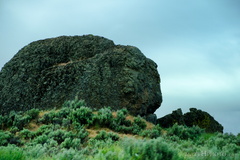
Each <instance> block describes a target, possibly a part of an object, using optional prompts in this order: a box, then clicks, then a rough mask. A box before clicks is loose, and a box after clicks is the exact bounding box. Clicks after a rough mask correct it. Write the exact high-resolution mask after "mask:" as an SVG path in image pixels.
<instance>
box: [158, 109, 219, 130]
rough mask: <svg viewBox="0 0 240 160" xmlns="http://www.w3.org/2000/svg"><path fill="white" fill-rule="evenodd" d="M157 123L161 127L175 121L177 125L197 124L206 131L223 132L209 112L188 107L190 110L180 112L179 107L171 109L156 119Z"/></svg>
mask: <svg viewBox="0 0 240 160" xmlns="http://www.w3.org/2000/svg"><path fill="white" fill-rule="evenodd" d="M157 123H158V124H159V125H161V126H162V127H166V128H168V127H172V126H173V125H174V124H175V123H177V124H179V125H186V126H188V127H192V126H194V125H195V126H199V127H200V128H204V129H205V131H206V132H208V133H214V132H221V133H223V126H222V125H221V124H220V123H218V122H217V121H216V120H215V119H214V118H213V117H212V116H211V115H210V114H208V113H207V112H204V111H202V110H200V109H199V110H198V109H196V108H190V112H187V113H185V114H183V113H182V110H181V109H178V110H176V111H173V112H172V113H171V114H168V115H166V116H164V117H162V118H159V119H158V120H157Z"/></svg>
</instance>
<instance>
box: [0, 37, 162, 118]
mask: <svg viewBox="0 0 240 160" xmlns="http://www.w3.org/2000/svg"><path fill="white" fill-rule="evenodd" d="M74 98H78V99H83V100H85V102H86V103H87V105H88V106H89V107H92V108H96V109H99V108H101V107H104V106H110V107H112V108H113V109H121V108H127V109H128V110H129V111H130V113H132V114H133V115H141V116H147V115H149V114H153V113H154V112H155V110H156V109H157V108H159V107H160V105H161V102H162V94H161V90H160V76H159V74H158V71H157V65H156V63H155V62H153V61H152V60H150V59H148V58H146V57H145V56H144V55H143V53H141V51H140V50H139V49H138V48H136V47H133V46H122V45H115V44H114V42H113V41H111V40H108V39H106V38H103V37H99V36H93V35H84V36H61V37H57V38H51V39H44V40H39V41H35V42H32V43H30V44H29V45H27V46H25V47H24V48H22V49H21V50H20V51H19V52H18V53H17V54H16V55H15V56H14V57H13V58H12V59H11V60H10V61H9V62H8V63H6V64H5V66H4V67H3V68H2V70H1V72H0V111H1V113H2V114H5V113H8V112H9V111H11V110H15V111H24V110H29V109H31V108H40V109H48V108H54V107H61V106H62V104H63V103H64V102H65V101H66V100H72V99H74Z"/></svg>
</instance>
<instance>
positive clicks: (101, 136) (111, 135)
mask: <svg viewBox="0 0 240 160" xmlns="http://www.w3.org/2000/svg"><path fill="white" fill-rule="evenodd" d="M94 139H96V140H100V141H107V140H108V139H110V140H112V141H114V142H115V141H118V140H119V136H118V135H117V134H115V133H113V132H109V133H107V132H106V131H104V130H102V131H100V132H99V134H98V135H97V136H96V137H95V138H94Z"/></svg>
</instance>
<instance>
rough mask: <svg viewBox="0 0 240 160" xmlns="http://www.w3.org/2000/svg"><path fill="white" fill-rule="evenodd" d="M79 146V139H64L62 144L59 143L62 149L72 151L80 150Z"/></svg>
mask: <svg viewBox="0 0 240 160" xmlns="http://www.w3.org/2000/svg"><path fill="white" fill-rule="evenodd" d="M80 145H81V139H79V138H74V139H72V138H66V139H65V140H64V141H63V142H62V143H61V147H62V148H67V149H70V148H73V149H80Z"/></svg>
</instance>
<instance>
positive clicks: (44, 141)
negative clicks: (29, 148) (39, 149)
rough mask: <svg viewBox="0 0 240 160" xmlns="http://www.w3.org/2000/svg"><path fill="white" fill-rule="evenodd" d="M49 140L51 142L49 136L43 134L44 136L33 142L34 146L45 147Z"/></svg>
mask: <svg viewBox="0 0 240 160" xmlns="http://www.w3.org/2000/svg"><path fill="white" fill-rule="evenodd" d="M48 140H49V138H48V136H47V135H45V134H43V135H40V136H38V137H36V138H35V139H34V140H33V144H42V145H43V144H45V143H47V141H48Z"/></svg>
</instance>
